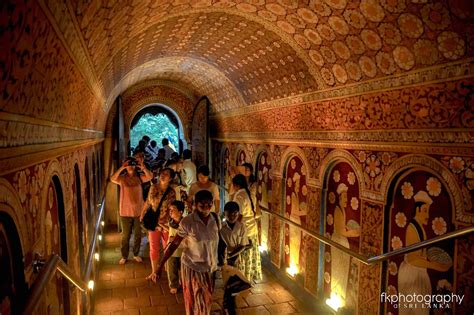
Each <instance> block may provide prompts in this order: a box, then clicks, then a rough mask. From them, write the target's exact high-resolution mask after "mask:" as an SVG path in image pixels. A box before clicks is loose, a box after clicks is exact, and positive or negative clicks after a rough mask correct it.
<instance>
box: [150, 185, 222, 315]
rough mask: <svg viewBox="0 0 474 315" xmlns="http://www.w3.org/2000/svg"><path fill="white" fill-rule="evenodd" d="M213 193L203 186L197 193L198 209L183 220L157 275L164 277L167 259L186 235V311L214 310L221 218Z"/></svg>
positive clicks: (183, 278) (183, 274)
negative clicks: (214, 208)
mask: <svg viewBox="0 0 474 315" xmlns="http://www.w3.org/2000/svg"><path fill="white" fill-rule="evenodd" d="M212 201H213V200H212V193H211V192H210V191H208V190H201V191H198V192H197V193H196V195H195V196H194V202H195V207H196V211H194V212H192V213H191V214H189V215H188V216H186V217H184V218H183V219H182V220H181V222H180V223H179V227H178V233H177V235H176V236H175V237H174V239H173V241H172V242H171V243H170V245H169V246H168V248H167V249H166V252H165V253H164V255H163V259H162V260H161V262H160V266H159V268H158V271H157V272H156V275H155V279H158V278H160V276H161V271H162V270H163V266H164V264H165V262H166V261H167V260H168V258H170V257H171V256H172V254H173V253H174V251H175V250H176V249H177V248H178V247H179V245H180V244H181V242H182V241H183V240H184V239H185V240H186V242H184V243H183V244H184V247H183V253H182V255H181V281H182V285H183V297H184V306H185V308H186V314H188V315H191V314H210V313H211V306H212V293H213V292H214V272H215V271H216V270H217V247H218V244H219V230H220V228H221V225H220V221H219V219H218V218H217V215H216V214H211V208H212V206H213V202H212Z"/></svg>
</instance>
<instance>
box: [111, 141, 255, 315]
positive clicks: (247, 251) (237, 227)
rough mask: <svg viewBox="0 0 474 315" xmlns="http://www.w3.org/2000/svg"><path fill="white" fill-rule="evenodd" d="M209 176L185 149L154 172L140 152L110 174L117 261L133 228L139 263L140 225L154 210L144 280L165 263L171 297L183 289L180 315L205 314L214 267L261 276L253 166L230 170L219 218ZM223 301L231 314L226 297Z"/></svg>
mask: <svg viewBox="0 0 474 315" xmlns="http://www.w3.org/2000/svg"><path fill="white" fill-rule="evenodd" d="M209 173H210V172H209V168H208V166H206V165H203V166H200V167H199V168H197V169H196V166H195V164H194V163H193V162H192V161H191V151H190V150H184V151H183V156H182V158H180V157H178V158H177V159H176V158H171V156H170V158H169V159H168V160H167V161H166V162H164V163H163V164H162V165H161V166H160V167H159V168H158V169H156V168H154V169H151V168H149V167H148V166H147V163H146V161H145V153H144V152H143V151H140V150H137V151H135V153H134V156H133V157H131V158H128V159H127V160H126V161H125V162H124V163H123V164H122V166H121V167H120V168H119V169H118V170H117V171H116V172H115V173H114V174H113V175H112V176H111V181H112V182H113V183H115V184H118V185H119V186H120V210H119V214H120V221H121V222H120V223H121V226H122V241H121V254H122V257H121V259H120V260H119V264H125V263H126V262H127V260H128V256H129V240H130V238H131V235H132V230H133V234H134V246H133V259H134V260H135V261H136V262H142V258H141V257H140V256H139V250H140V244H141V235H142V233H141V225H140V221H142V220H143V218H144V216H145V214H146V213H147V212H148V211H154V212H155V213H156V214H157V216H158V220H157V224H156V227H155V228H152V230H148V241H149V245H150V262H151V269H152V270H151V273H150V275H149V276H148V277H147V279H148V280H150V281H153V282H156V281H157V280H158V279H159V278H160V276H161V274H162V271H163V269H164V266H165V264H166V271H167V275H168V283H169V287H170V292H171V293H172V294H175V293H177V291H178V290H179V289H180V287H182V290H183V296H184V300H185V308H186V313H187V314H209V313H210V307H211V304H212V294H213V291H214V279H215V273H216V271H217V270H218V269H219V268H218V267H219V266H222V265H230V266H234V267H235V268H236V269H238V270H239V271H240V272H241V274H243V275H245V278H246V280H248V281H249V282H252V281H255V280H260V279H261V278H262V267H261V260H260V252H259V250H258V245H259V241H258V239H259V238H258V229H257V220H258V217H257V216H256V206H257V205H256V196H255V192H256V189H255V187H254V186H255V185H254V182H255V180H254V177H253V175H252V173H253V168H252V165H251V164H246V165H242V166H240V167H238V168H237V173H236V175H235V176H234V177H233V179H232V185H231V187H230V189H229V196H230V198H229V199H230V201H229V202H227V203H226V204H225V206H224V213H221V209H220V196H219V186H218V185H216V184H215V183H213V182H212V181H211V180H210V179H209ZM147 183H149V188H146V185H147ZM144 187H145V188H144ZM146 190H147V192H146V193H144V191H146ZM222 215H224V218H222ZM224 304H225V307H227V309H228V313H229V314H234V312H235V309H234V308H235V301H234V300H233V297H231V298H229V299H228V301H227V303H224Z"/></svg>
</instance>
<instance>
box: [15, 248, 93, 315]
mask: <svg viewBox="0 0 474 315" xmlns="http://www.w3.org/2000/svg"><path fill="white" fill-rule="evenodd" d="M56 270H57V271H59V272H60V273H61V274H62V275H63V276H64V277H65V278H66V279H67V280H69V282H71V283H72V284H74V285H75V286H76V287H77V288H78V289H79V290H81V291H83V292H86V291H87V283H86V282H84V281H82V280H81V279H80V278H79V277H77V276H76V275H75V274H74V272H73V271H72V270H71V269H70V268H69V267H68V265H67V264H66V263H65V262H64V261H63V260H62V259H61V257H59V256H58V254H53V255H51V257H49V259H48V261H47V262H46V264H45V265H44V267H43V268H42V269H41V272H40V274H39V275H38V278H37V279H36V281H35V282H34V284H33V287H32V289H31V294H30V296H29V298H28V300H27V302H26V305H25V309H24V310H23V314H24V315H27V314H28V315H29V314H31V313H33V312H34V310H35V309H36V307H37V306H38V302H39V300H40V298H41V295H42V293H43V291H44V289H45V287H46V285H47V284H48V283H49V281H50V280H51V278H52V277H53V276H54V274H55V272H56Z"/></svg>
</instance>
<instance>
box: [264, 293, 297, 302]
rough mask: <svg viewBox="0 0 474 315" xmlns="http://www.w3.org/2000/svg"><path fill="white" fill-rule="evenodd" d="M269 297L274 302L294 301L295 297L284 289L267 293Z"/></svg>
mask: <svg viewBox="0 0 474 315" xmlns="http://www.w3.org/2000/svg"><path fill="white" fill-rule="evenodd" d="M269 296H270V298H271V299H272V300H273V302H275V303H284V302H290V301H294V300H295V297H294V296H293V295H292V294H291V293H289V292H288V291H286V290H277V291H274V292H272V293H271V294H269Z"/></svg>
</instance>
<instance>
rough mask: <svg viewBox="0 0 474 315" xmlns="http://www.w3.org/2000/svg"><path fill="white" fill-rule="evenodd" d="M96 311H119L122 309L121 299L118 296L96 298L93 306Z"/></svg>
mask: <svg viewBox="0 0 474 315" xmlns="http://www.w3.org/2000/svg"><path fill="white" fill-rule="evenodd" d="M94 309H95V310H96V311H97V312H102V311H110V312H112V311H120V310H123V300H122V299H119V298H102V299H97V300H96V302H95V308H94Z"/></svg>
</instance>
